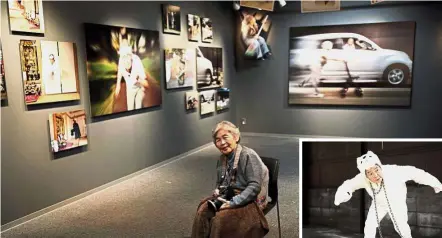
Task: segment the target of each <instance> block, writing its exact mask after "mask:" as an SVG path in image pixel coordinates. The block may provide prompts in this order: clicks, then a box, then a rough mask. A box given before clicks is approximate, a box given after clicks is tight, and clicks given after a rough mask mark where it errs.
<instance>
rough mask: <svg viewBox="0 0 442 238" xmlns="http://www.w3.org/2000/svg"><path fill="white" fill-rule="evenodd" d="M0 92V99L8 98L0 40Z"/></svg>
mask: <svg viewBox="0 0 442 238" xmlns="http://www.w3.org/2000/svg"><path fill="white" fill-rule="evenodd" d="M0 70H1V72H0V77H1V79H0V92H1V100H2V101H3V100H7V99H8V93H7V90H6V78H5V66H4V61H3V48H2V43H1V41H0Z"/></svg>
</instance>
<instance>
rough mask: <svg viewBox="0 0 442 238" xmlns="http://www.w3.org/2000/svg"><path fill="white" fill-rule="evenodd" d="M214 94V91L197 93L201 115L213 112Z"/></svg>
mask: <svg viewBox="0 0 442 238" xmlns="http://www.w3.org/2000/svg"><path fill="white" fill-rule="evenodd" d="M215 93H216V90H206V91H201V92H200V93H199V94H200V114H201V115H206V114H210V113H213V112H215Z"/></svg>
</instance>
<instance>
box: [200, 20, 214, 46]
mask: <svg viewBox="0 0 442 238" xmlns="http://www.w3.org/2000/svg"><path fill="white" fill-rule="evenodd" d="M201 41H202V42H205V43H212V42H213V24H212V20H211V19H210V18H207V17H203V18H201Z"/></svg>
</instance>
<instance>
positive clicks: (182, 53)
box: [164, 49, 195, 89]
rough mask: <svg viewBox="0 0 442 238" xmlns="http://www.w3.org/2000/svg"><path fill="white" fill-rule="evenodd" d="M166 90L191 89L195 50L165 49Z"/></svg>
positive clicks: (193, 80)
mask: <svg viewBox="0 0 442 238" xmlns="http://www.w3.org/2000/svg"><path fill="white" fill-rule="evenodd" d="M164 53H165V56H164V58H165V61H166V62H165V70H166V89H174V88H185V87H193V85H194V83H195V50H194V49H165V50H164Z"/></svg>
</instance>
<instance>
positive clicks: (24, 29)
mask: <svg viewBox="0 0 442 238" xmlns="http://www.w3.org/2000/svg"><path fill="white" fill-rule="evenodd" d="M8 12H9V24H10V28H11V32H14V33H15V32H16V33H31V34H44V33H45V27H44V18H43V1H42V0H8Z"/></svg>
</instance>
